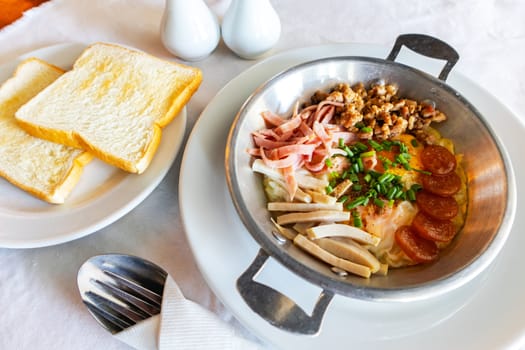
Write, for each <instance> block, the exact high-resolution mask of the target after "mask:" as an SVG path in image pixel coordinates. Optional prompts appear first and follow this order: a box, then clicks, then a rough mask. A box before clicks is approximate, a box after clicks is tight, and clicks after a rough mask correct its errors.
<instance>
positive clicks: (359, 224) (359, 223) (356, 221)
mask: <svg viewBox="0 0 525 350" xmlns="http://www.w3.org/2000/svg"><path fill="white" fill-rule="evenodd" d="M354 226H355V227H357V228H361V227H362V226H363V222H362V221H361V218H360V217H359V216H357V217H354Z"/></svg>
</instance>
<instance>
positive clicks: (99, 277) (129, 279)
mask: <svg viewBox="0 0 525 350" xmlns="http://www.w3.org/2000/svg"><path fill="white" fill-rule="evenodd" d="M167 275H168V274H167V273H166V271H164V270H163V269H162V268H160V267H159V266H157V265H155V264H153V263H151V262H149V261H146V260H144V259H141V258H138V257H135V256H130V255H121V254H108V255H99V256H94V257H92V258H90V259H88V260H87V261H86V262H85V263H84V264H83V265H82V266H81V267H80V269H79V271H78V276H77V283H78V289H79V291H80V295H81V297H82V301H83V302H84V304H85V305H86V306H87V308H88V310H89V312H90V313H91V314H92V315H93V317H95V319H96V320H97V321H98V323H100V325H102V326H103V327H104V328H106V329H107V330H108V331H110V332H111V333H112V334H115V333H118V332H120V331H122V330H124V329H126V328H128V327H130V326H132V325H134V324H136V323H138V322H140V321H142V320H145V319H147V318H149V317H151V316H154V315H157V314H159V313H160V308H161V303H162V293H163V291H164V283H165V281H166V277H167Z"/></svg>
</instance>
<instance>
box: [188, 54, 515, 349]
mask: <svg viewBox="0 0 525 350" xmlns="http://www.w3.org/2000/svg"><path fill="white" fill-rule="evenodd" d="M388 52H389V51H388V49H385V48H381V47H377V46H370V45H355V44H345V45H327V46H319V47H311V48H303V49H296V50H292V51H289V52H285V53H282V54H279V55H276V56H273V57H270V58H268V59H266V60H264V61H262V62H260V63H259V64H257V65H255V66H253V67H252V68H250V69H248V70H247V71H245V72H244V73H242V74H240V75H239V76H238V77H236V78H235V79H233V80H232V81H231V82H230V83H228V84H227V85H226V86H225V87H224V88H223V89H222V90H221V91H220V92H219V93H218V94H217V95H216V96H215V98H213V99H212V101H211V102H210V103H209V104H208V106H207V107H206V109H205V110H204V111H203V112H202V114H201V116H200V117H199V119H198V121H197V124H196V125H195V127H194V129H193V130H192V133H191V135H190V138H189V140H188V143H187V146H186V149H185V152H184V157H183V161H182V167H181V175H180V183H179V195H180V197H179V201H180V208H181V212H182V219H183V222H184V226H185V230H186V234H187V238H188V241H189V244H190V247H191V249H192V251H193V254H194V256H195V259H196V261H197V265H198V267H199V269H200V271H201V272H202V274H203V276H204V278H205V279H206V281H207V282H208V284H209V286H210V287H211V288H212V290H213V291H214V292H215V294H216V295H217V297H218V298H219V299H220V300H221V301H222V302H223V303H224V304H225V305H226V306H227V307H228V308H229V309H230V310H231V312H232V313H233V314H234V315H235V317H237V319H239V320H240V321H241V322H242V323H243V325H245V326H246V327H247V328H249V329H250V330H251V331H252V332H253V333H254V334H256V335H257V336H259V337H260V338H262V339H263V340H264V341H266V342H267V343H268V344H271V345H273V346H276V347H278V348H285V349H320V348H325V349H328V348H330V349H348V348H356V349H363V348H372V349H378V348H388V349H407V348H414V349H419V348H421V347H424V348H425V349H443V348H460V349H461V348H474V349H476V348H484V349H495V348H502V347H509V346H511V345H513V346H519V344H520V343H521V342H523V340H524V339H525V312H524V309H523V305H524V304H523V302H522V300H523V297H522V296H523V295H524V294H525V274H523V273H521V270H520V268H519V265H520V264H521V261H522V255H523V254H522V252H523V248H522V247H524V246H525V235H523V234H522V233H523V232H524V231H525V216H518V217H516V219H515V222H514V226H513V229H512V232H511V234H510V237H509V239H508V241H507V244H506V245H505V247H504V248H503V250H502V252H501V253H500V255H499V257H498V258H497V259H496V262H495V263H494V264H492V265H491V266H490V267H489V269H488V270H487V271H486V272H485V273H484V274H482V275H481V276H479V277H478V278H477V279H475V280H474V281H472V282H471V283H469V284H467V285H466V286H464V287H462V288H460V289H458V290H455V291H452V292H450V293H448V294H446V295H445V296H442V297H439V298H434V299H430V300H427V301H422V302H411V303H405V304H403V303H373V302H365V301H358V300H353V299H350V298H346V297H342V296H336V297H335V298H334V299H333V301H332V303H331V305H329V307H328V310H327V312H326V314H325V320H324V324H323V326H322V329H321V332H320V333H319V334H318V335H316V336H301V335H294V334H291V333H288V332H284V331H280V330H278V329H277V328H275V327H273V326H271V325H270V324H268V323H267V322H266V321H264V320H263V319H262V318H261V317H259V316H258V315H256V314H255V313H254V312H253V311H252V310H251V309H250V308H249V307H248V306H247V305H246V303H245V302H244V301H243V300H242V298H241V297H240V295H239V293H238V292H237V290H236V281H237V278H238V277H239V276H240V275H241V273H242V272H243V271H244V270H245V269H246V268H247V267H248V265H249V264H250V263H251V262H252V260H253V259H254V257H255V255H256V254H257V251H258V249H259V246H258V245H257V243H256V242H255V241H254V240H253V239H252V237H251V235H250V234H249V233H248V232H247V231H246V229H245V228H244V226H243V224H242V223H241V221H240V219H239V217H238V215H237V213H236V211H235V209H234V207H233V204H232V201H231V198H230V194H229V192H228V188H227V185H226V180H225V170H224V148H225V145H226V138H227V134H228V131H229V128H230V125H231V122H232V121H233V118H234V116H235V114H236V113H237V111H238V110H239V108H240V106H241V104H242V103H243V102H244V101H245V99H246V98H247V97H248V95H249V94H250V93H251V92H252V91H253V90H254V89H255V88H256V87H257V86H259V85H260V84H261V83H263V82H264V81H266V80H267V79H269V78H270V77H271V76H273V75H274V74H276V73H278V72H280V71H282V70H284V69H286V68H289V67H291V66H293V65H296V64H298V63H301V62H305V61H308V60H312V59H317V58H321V57H329V56H341V55H353V56H372V57H381V58H384V57H386V55H387V54H388ZM398 61H400V62H402V63H407V64H409V65H412V66H415V67H419V68H428V69H424V70H426V71H427V72H431V73H435V72H437V71H438V70H436V65H435V64H434V62H430V61H425V60H423V61H421V60H420V58H419V57H411V56H408V57H403V56H402V55H400V58H399V59H398ZM437 67H440V64H439V63H438V66H437ZM438 69H439V68H438ZM447 82H448V84H449V85H451V86H452V87H453V88H455V89H456V90H458V91H460V92H461V93H462V94H463V95H464V96H465V97H466V98H467V99H468V100H469V101H470V102H471V103H473V104H474V105H475V106H476V107H477V108H478V109H479V110H480V111H481V113H483V114H484V115H485V117H486V118H487V120H488V121H489V123H490V124H491V126H492V127H493V129H494V130H495V131H496V133H497V134H498V135H499V136H500V137H501V138H502V139H503V142H502V143H503V144H504V145H505V146H506V149H507V150H508V151H509V154H510V158H511V159H512V160H514V162H513V166H514V170H515V172H516V178H518V179H519V178H523V177H525V162H524V161H523V157H522V155H521V153H520V152H522V150H523V149H525V137H524V136H525V128H524V126H523V124H521V123H520V121H519V120H518V119H517V118H516V117H515V116H514V115H513V114H512V113H511V112H510V111H509V110H508V109H507V108H505V107H504V106H503V105H502V104H501V103H500V102H498V101H497V100H496V99H495V98H494V97H492V96H491V95H490V94H489V93H487V92H486V91H485V90H483V89H481V88H480V87H478V86H477V85H476V84H474V83H473V82H471V81H470V80H468V79H467V78H465V77H463V76H461V75H460V74H458V73H455V72H453V73H452V74H451V75H450V77H449V79H448V81H447ZM520 189H521V190H520ZM518 193H525V189H524V188H523V183H518ZM520 208H521V209H524V200H523V198H522V197H520V198H518V208H517V212H518V213H519V212H520ZM257 280H258V281H260V282H263V283H266V284H268V285H270V286H272V287H274V288H275V289H277V290H280V291H282V292H285V294H287V295H288V296H290V297H291V298H292V299H293V300H295V301H296V302H297V303H298V304H299V305H300V306H302V307H303V308H304V309H305V310H307V311H309V310H311V308H312V305H313V304H314V303H315V299H316V298H317V296H318V293H319V292H320V289H319V288H318V287H316V286H313V285H311V284H309V283H307V282H306V281H304V280H303V279H301V278H299V277H297V276H296V275H294V274H292V273H291V272H289V271H287V270H286V269H284V268H283V267H282V266H280V265H279V264H278V263H277V262H275V260H273V259H270V261H269V263H268V264H267V265H266V266H265V267H264V269H263V271H262V272H261V273H260V275H259V276H258V277H257Z"/></svg>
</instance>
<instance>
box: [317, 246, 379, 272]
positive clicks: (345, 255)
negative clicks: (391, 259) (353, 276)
mask: <svg viewBox="0 0 525 350" xmlns="http://www.w3.org/2000/svg"><path fill="white" fill-rule="evenodd" d="M315 243H316V244H317V245H318V246H319V247H321V248H323V249H324V250H326V251H327V252H330V253H332V254H333V255H335V256H337V257H339V258H341V259H346V260H349V261H352V262H355V263H356V264H360V265H365V266H368V267H369V268H370V269H371V271H372V273H375V272H377V271H379V269H380V268H381V263H380V262H379V260H377V258H376V257H375V256H374V255H372V253H370V252H369V251H368V250H366V249H365V248H363V247H362V246H360V245H359V244H357V243H355V242H354V241H352V240H351V239H346V240H344V241H342V240H337V239H334V238H321V239H317V240H315Z"/></svg>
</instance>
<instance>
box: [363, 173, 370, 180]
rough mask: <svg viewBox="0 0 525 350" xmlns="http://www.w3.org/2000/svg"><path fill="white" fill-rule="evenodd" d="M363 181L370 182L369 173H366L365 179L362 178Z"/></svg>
mask: <svg viewBox="0 0 525 350" xmlns="http://www.w3.org/2000/svg"><path fill="white" fill-rule="evenodd" d="M363 179H364V180H365V181H366V182H370V180H372V175H371V174H370V172H368V173H367V174H366V175H365V177H363Z"/></svg>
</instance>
